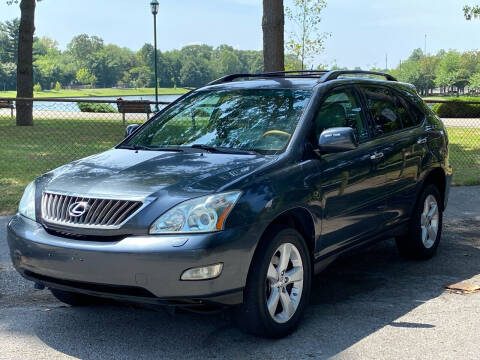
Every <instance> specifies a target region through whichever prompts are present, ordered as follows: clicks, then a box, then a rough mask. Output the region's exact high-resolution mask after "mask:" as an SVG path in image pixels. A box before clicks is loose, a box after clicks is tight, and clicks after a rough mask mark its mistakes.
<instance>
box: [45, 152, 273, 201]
mask: <svg viewBox="0 0 480 360" xmlns="http://www.w3.org/2000/svg"><path fill="white" fill-rule="evenodd" d="M271 160H272V157H271V156H259V155H237V154H217V153H206V152H183V153H178V152H161V151H132V150H125V149H112V150H109V151H106V152H104V153H100V154H97V155H93V156H90V157H87V158H85V159H82V160H79V161H75V162H73V163H70V164H67V165H65V166H62V167H60V168H58V169H56V170H54V171H52V172H51V173H49V174H48V175H47V177H50V179H49V180H48V181H47V183H46V186H45V189H46V190H48V191H57V192H71V193H76V194H84V195H90V196H92V195H112V196H138V197H148V196H157V195H158V194H157V193H158V192H160V191H162V192H163V191H167V192H168V193H170V194H171V195H177V196H185V195H189V194H201V193H211V192H214V191H216V190H217V189H219V188H220V187H222V186H225V185H227V184H229V183H231V182H232V181H234V180H235V179H237V178H239V177H241V176H243V175H247V174H249V173H251V172H253V171H254V170H255V169H256V168H258V167H260V166H261V165H263V164H265V163H267V162H269V161H271Z"/></svg>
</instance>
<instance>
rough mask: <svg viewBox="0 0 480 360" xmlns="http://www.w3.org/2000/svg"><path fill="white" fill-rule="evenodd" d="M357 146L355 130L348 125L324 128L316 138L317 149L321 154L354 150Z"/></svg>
mask: <svg viewBox="0 0 480 360" xmlns="http://www.w3.org/2000/svg"><path fill="white" fill-rule="evenodd" d="M357 146H358V141H357V138H356V136H355V132H354V131H353V129H352V128H349V127H338V128H330V129H326V130H324V131H323V132H322V133H321V134H320V138H319V139H318V151H319V152H320V153H321V154H328V153H339V152H344V151H349V150H354V149H356V148H357Z"/></svg>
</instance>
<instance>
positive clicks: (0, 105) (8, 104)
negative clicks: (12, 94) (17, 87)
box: [0, 100, 15, 119]
mask: <svg viewBox="0 0 480 360" xmlns="http://www.w3.org/2000/svg"><path fill="white" fill-rule="evenodd" d="M0 109H10V115H11V117H12V119H13V110H15V105H13V101H11V100H0Z"/></svg>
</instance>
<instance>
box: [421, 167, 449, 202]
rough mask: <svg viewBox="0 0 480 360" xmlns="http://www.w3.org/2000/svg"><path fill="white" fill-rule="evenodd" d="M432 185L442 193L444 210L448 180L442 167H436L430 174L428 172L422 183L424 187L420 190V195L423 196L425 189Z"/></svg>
mask: <svg viewBox="0 0 480 360" xmlns="http://www.w3.org/2000/svg"><path fill="white" fill-rule="evenodd" d="M430 184H433V185H435V186H436V187H437V188H438V191H439V192H440V196H441V197H442V199H441V204H442V208H444V207H445V196H446V190H447V179H446V173H445V170H444V169H442V168H441V167H436V168H434V169H432V170H431V171H430V172H428V174H427V175H426V176H425V178H424V180H423V182H422V187H421V188H420V191H419V194H421V193H422V191H423V189H425V187H426V186H427V185H430Z"/></svg>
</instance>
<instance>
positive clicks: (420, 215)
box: [396, 184, 443, 259]
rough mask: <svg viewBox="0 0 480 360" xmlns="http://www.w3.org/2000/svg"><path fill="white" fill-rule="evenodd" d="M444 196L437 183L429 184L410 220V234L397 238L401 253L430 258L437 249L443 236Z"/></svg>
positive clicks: (412, 256)
mask: <svg viewBox="0 0 480 360" xmlns="http://www.w3.org/2000/svg"><path fill="white" fill-rule="evenodd" d="M441 199H442V197H441V196H440V192H439V191H438V189H437V187H436V186H435V185H431V184H430V185H427V186H426V187H425V189H424V191H423V193H422V195H421V196H420V199H419V201H418V204H417V205H416V208H415V209H414V211H413V214H412V218H411V220H410V228H409V234H408V235H407V236H403V237H398V238H397V239H396V242H397V248H398V250H399V252H400V254H401V255H404V256H406V257H410V258H417V259H418V258H420V259H428V258H431V257H432V256H433V255H434V254H435V251H436V250H437V247H438V244H439V243H440V238H441V236H442V224H443V207H442V202H441Z"/></svg>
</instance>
